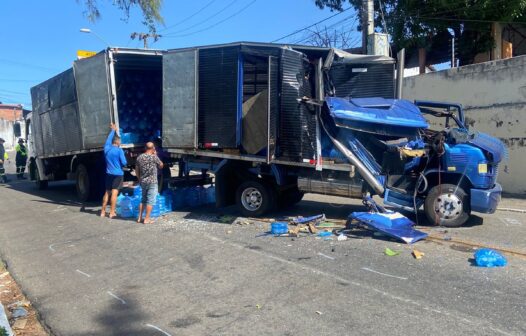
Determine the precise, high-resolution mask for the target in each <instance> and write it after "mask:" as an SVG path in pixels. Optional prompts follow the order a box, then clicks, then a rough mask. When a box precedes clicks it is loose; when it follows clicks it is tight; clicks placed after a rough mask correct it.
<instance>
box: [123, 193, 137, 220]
mask: <svg viewBox="0 0 526 336" xmlns="http://www.w3.org/2000/svg"><path fill="white" fill-rule="evenodd" d="M120 205H121V206H120V208H121V210H120V212H121V214H120V216H121V217H122V218H131V217H133V216H134V211H133V210H134V207H133V202H132V198H131V197H129V196H124V198H123V199H122V200H121V202H120Z"/></svg>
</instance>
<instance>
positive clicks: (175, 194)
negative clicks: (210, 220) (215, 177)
mask: <svg viewBox="0 0 526 336" xmlns="http://www.w3.org/2000/svg"><path fill="white" fill-rule="evenodd" d="M215 201H216V197H215V187H214V186H212V185H210V186H208V187H204V186H194V187H183V188H175V189H174V190H172V209H173V210H179V209H182V208H193V207H198V206H201V205H206V204H212V203H215Z"/></svg>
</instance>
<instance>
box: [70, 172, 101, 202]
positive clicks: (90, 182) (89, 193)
mask: <svg viewBox="0 0 526 336" xmlns="http://www.w3.org/2000/svg"><path fill="white" fill-rule="evenodd" d="M102 179H104V175H100V176H98V177H97V176H96V172H95V169H93V168H92V167H90V168H88V167H86V166H85V165H84V164H82V163H81V164H79V165H78V167H77V178H76V183H75V184H76V188H77V196H78V198H79V200H80V201H81V202H86V201H95V200H97V199H98V198H101V197H102V193H103V189H104V188H103V187H102V182H101V181H102Z"/></svg>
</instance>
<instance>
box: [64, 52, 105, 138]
mask: <svg viewBox="0 0 526 336" xmlns="http://www.w3.org/2000/svg"><path fill="white" fill-rule="evenodd" d="M73 69H74V71H75V82H76V86H77V94H78V109H79V116H80V118H79V119H80V126H81V130H82V149H95V148H102V147H103V145H104V142H105V141H106V137H107V136H108V129H107V128H106V127H101V125H109V124H110V122H111V121H112V118H111V114H112V107H111V105H112V103H111V100H110V91H109V78H108V60H107V55H106V54H105V53H101V54H97V55H95V56H93V57H90V58H86V59H82V60H78V61H75V63H74V64H73Z"/></svg>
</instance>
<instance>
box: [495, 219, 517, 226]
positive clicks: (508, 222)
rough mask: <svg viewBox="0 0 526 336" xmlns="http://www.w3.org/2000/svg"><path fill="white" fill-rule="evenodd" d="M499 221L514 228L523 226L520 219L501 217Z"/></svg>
mask: <svg viewBox="0 0 526 336" xmlns="http://www.w3.org/2000/svg"><path fill="white" fill-rule="evenodd" d="M499 220H500V221H501V222H502V223H504V224H506V225H513V226H515V225H517V226H520V225H522V222H521V221H520V220H518V219H515V218H507V217H505V218H501V217H499Z"/></svg>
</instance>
